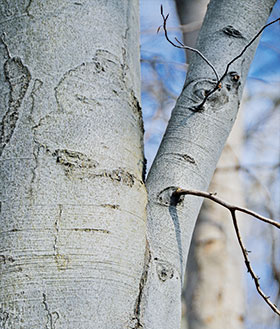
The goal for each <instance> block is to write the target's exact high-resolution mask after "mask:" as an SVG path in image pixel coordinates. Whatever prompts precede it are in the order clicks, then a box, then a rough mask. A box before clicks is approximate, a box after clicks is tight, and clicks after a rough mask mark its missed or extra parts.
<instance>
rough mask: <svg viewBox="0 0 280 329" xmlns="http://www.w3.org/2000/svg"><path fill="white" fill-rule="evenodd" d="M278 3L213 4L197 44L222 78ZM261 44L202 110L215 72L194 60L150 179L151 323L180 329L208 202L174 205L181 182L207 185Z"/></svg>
mask: <svg viewBox="0 0 280 329" xmlns="http://www.w3.org/2000/svg"><path fill="white" fill-rule="evenodd" d="M274 2H275V1H274V0H270V1H262V2H260V1H257V0H254V1H241V0H239V1H236V0H212V1H211V2H210V4H209V6H208V10H207V14H206V18H205V20H204V23H203V26H202V29H201V31H200V35H199V38H198V42H197V46H196V48H198V49H199V50H200V51H201V52H202V53H203V54H204V55H205V56H206V57H207V58H208V59H209V60H210V61H211V62H212V64H214V66H215V67H216V68H217V71H218V73H219V75H221V74H223V73H224V71H225V68H226V65H227V63H228V62H229V61H230V60H231V59H232V58H233V57H234V56H236V55H238V54H239V53H240V52H241V50H242V49H243V48H244V47H245V45H246V44H247V43H248V42H249V41H250V40H251V38H252V37H253V36H254V35H255V34H256V33H257V32H258V31H259V30H260V28H261V27H262V26H263V25H264V24H265V22H266V20H267V18H268V16H269V13H270V11H271V9H272V6H273V4H274ZM256 45H257V43H255V44H254V45H253V46H252V47H251V48H250V49H248V51H247V52H246V53H245V54H244V56H243V57H242V58H241V59H239V60H238V61H236V62H235V63H234V64H233V65H232V66H231V68H230V71H229V74H228V75H227V77H226V78H225V80H224V81H223V84H222V88H221V89H219V91H217V92H216V93H214V94H213V95H212V96H211V97H210V99H209V100H208V101H207V102H206V104H205V106H204V110H203V111H200V112H194V111H193V110H192V107H193V106H195V105H197V104H199V103H200V102H201V101H202V100H203V98H204V95H205V92H206V91H208V90H209V89H211V88H213V85H214V82H213V79H214V74H213V72H212V71H211V68H210V67H209V66H208V65H207V64H205V62H203V61H202V60H201V58H199V57H198V56H197V55H193V56H192V57H191V64H190V68H189V71H188V75H187V79H186V82H185V86H184V88H183V91H182V94H181V95H180V97H179V99H178V101H177V104H176V106H175V108H174V110H173V112H172V116H171V119H170V121H169V124H168V127H167V130H166V133H165V135H164V138H163V141H162V143H161V146H160V148H159V151H158V153H157V156H156V158H155V160H154V163H153V165H152V168H151V170H150V173H149V176H148V179H147V188H148V193H149V202H148V241H149V254H150V258H149V262H148V263H147V276H146V285H145V289H144V292H143V298H142V300H143V301H142V304H141V309H142V312H143V313H142V316H143V317H142V323H143V326H144V327H145V328H149V329H152V328H160V329H163V328H166V329H167V328H168V329H169V328H180V320H181V303H180V298H181V288H182V281H183V277H184V270H185V265H186V259H187V255H188V250H189V245H190V240H191V236H192V232H193V228H194V224H195V220H196V218H197V215H198V212H199V209H200V206H201V202H202V200H201V199H200V198H196V197H194V196H188V197H185V198H184V199H183V198H182V200H179V202H177V201H178V200H173V202H172V200H171V196H172V193H173V191H174V190H175V189H176V188H177V187H180V188H184V189H198V190H207V188H208V185H209V183H210V180H211V177H212V175H213V172H214V169H215V167H216V164H217V161H218V159H219V156H220V154H221V151H222V149H223V146H224V144H225V141H226V139H227V137H228V135H229V132H230V130H231V128H232V125H233V123H234V121H235V118H236V115H237V111H238V107H239V103H240V99H241V94H242V90H243V86H244V83H245V80H246V76H247V72H248V69H249V65H250V63H251V60H252V58H253V56H254V52H255V49H256ZM232 72H236V73H234V74H233V73H232ZM235 74H237V75H238V76H239V77H240V79H239V80H238V81H235V79H234V78H233V75H235Z"/></svg>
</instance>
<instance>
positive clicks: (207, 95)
mask: <svg viewBox="0 0 280 329" xmlns="http://www.w3.org/2000/svg"><path fill="white" fill-rule="evenodd" d="M277 21H280V17H279V18H277V19H275V20H274V21H272V22H270V23H268V24H266V25H264V26H263V27H262V28H261V29H260V31H259V32H258V33H257V34H256V35H255V36H254V37H253V38H252V39H251V41H250V42H249V43H248V44H247V45H246V46H245V47H244V48H243V49H242V51H241V52H240V53H239V54H238V55H237V56H236V57H234V58H233V59H232V60H231V61H229V62H228V64H227V66H226V69H225V72H224V74H223V75H222V76H221V78H220V79H219V80H218V81H217V83H216V86H215V87H214V88H213V89H212V90H210V91H209V92H208V93H207V94H206V95H205V97H204V100H203V101H202V102H201V103H200V104H199V105H198V106H197V108H202V107H203V105H204V104H205V102H206V101H207V99H208V97H209V96H210V95H212V94H213V93H214V92H215V91H216V90H218V89H220V88H221V83H222V81H223V79H224V78H225V77H226V75H227V74H228V71H229V67H230V66H231V64H233V63H234V62H235V61H236V60H238V59H239V58H240V57H242V56H243V54H244V53H245V51H246V50H247V49H248V48H249V47H250V46H251V45H252V43H253V42H254V41H255V40H256V39H257V38H258V37H259V36H260V35H261V34H262V32H263V30H264V29H266V28H267V27H268V26H270V25H272V24H274V23H276V22H277Z"/></svg>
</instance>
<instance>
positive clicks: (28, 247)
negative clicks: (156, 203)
mask: <svg viewBox="0 0 280 329" xmlns="http://www.w3.org/2000/svg"><path fill="white" fill-rule="evenodd" d="M0 13H1V31H3V35H2V39H1V44H0V56H1V57H0V58H1V75H0V77H1V82H0V83H1V87H0V88H1V90H2V92H1V119H2V123H1V149H0V150H1V222H0V225H1V240H0V241H1V242H0V250H1V252H0V254H1V258H0V260H1V265H0V266H1V313H0V315H1V319H2V323H1V324H2V327H3V328H7V327H8V328H19V327H20V328H22V329H27V328H28V329H35V328H36V329H39V328H42V329H43V328H52V329H60V328H77V327H78V328H80V329H85V328H87V329H88V328H95V329H96V328H119V329H123V328H124V327H127V326H131V327H133V326H134V324H135V323H136V322H137V307H136V306H135V305H137V300H138V298H139V297H138V294H139V281H140V278H141V275H142V270H143V262H144V250H145V244H146V240H145V230H146V228H145V227H146V224H145V218H146V217H145V216H146V215H145V204H146V191H145V187H144V183H143V179H142V177H143V163H144V162H143V145H142V136H143V127H142V118H141V109H140V105H139V94H140V92H139V87H140V83H139V49H138V47H137V46H135V43H137V42H138V38H139V26H138V25H139V22H138V2H137V1H118V0H112V1H98V0H90V1H89V0H81V1H76V2H74V1H64V0H63V1H62V0H59V1H51V0H47V1H32V0H31V1H27V0H26V1H10V2H8V1H0ZM1 33H2V32H1Z"/></svg>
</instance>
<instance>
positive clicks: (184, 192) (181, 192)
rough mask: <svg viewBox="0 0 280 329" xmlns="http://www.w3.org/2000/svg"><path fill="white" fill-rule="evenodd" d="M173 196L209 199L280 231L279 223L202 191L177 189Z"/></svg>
mask: <svg viewBox="0 0 280 329" xmlns="http://www.w3.org/2000/svg"><path fill="white" fill-rule="evenodd" d="M175 194H177V195H187V194H189V195H195V196H199V197H203V198H206V199H210V200H212V201H215V202H216V203H218V204H220V205H221V206H223V207H225V208H227V209H228V210H229V211H232V210H233V211H240V212H243V213H245V214H247V215H250V216H253V217H255V218H257V219H258V220H260V221H262V222H265V223H267V224H270V225H273V226H275V227H277V228H278V229H280V223H279V222H276V221H275V220H272V219H270V218H267V217H264V216H261V215H259V214H258V213H256V212H254V211H252V210H249V209H247V208H243V207H238V206H236V205H233V204H231V203H229V202H226V201H224V200H222V199H220V198H218V197H217V196H216V195H215V194H213V193H208V192H203V191H197V190H183V189H179V188H178V189H177V190H176V191H175Z"/></svg>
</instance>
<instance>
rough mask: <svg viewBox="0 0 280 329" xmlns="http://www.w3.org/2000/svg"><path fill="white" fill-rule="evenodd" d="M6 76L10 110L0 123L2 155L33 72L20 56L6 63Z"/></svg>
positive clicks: (0, 151) (13, 128) (10, 136)
mask: <svg viewBox="0 0 280 329" xmlns="http://www.w3.org/2000/svg"><path fill="white" fill-rule="evenodd" d="M4 76H5V79H6V81H7V82H8V85H9V102H8V110H7V112H6V113H5V114H4V116H3V119H2V122H1V123H0V156H1V155H2V153H3V150H4V148H5V146H6V145H7V144H8V143H9V141H10V139H11V138H12V135H13V133H14V130H15V128H16V123H17V121H18V118H19V109H20V107H21V104H22V101H23V98H24V96H25V94H26V91H27V88H28V86H29V83H30V80H31V74H30V72H29V70H28V68H27V67H26V66H24V65H23V63H22V61H21V59H20V58H19V57H13V58H9V59H8V60H7V61H6V62H5V64H4Z"/></svg>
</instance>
